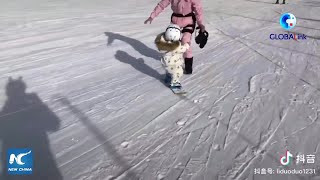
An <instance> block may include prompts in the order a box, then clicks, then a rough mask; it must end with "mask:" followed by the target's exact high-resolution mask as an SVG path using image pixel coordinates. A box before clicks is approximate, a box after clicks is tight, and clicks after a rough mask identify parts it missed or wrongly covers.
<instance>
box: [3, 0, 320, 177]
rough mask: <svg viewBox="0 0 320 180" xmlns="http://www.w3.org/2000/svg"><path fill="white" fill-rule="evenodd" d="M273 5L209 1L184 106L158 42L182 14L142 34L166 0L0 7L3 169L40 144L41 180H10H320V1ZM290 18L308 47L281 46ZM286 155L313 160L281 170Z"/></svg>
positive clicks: (256, 0) (32, 0)
mask: <svg viewBox="0 0 320 180" xmlns="http://www.w3.org/2000/svg"><path fill="white" fill-rule="evenodd" d="M273 1H275V0H273ZM273 1H271V0H269V1H267V0H265V1H263V0H203V4H204V11H205V12H204V13H205V22H206V24H205V25H206V28H207V30H208V31H209V33H210V38H209V41H208V44H207V45H206V47H205V48H204V49H200V48H199V47H198V46H197V45H196V44H195V42H194V40H193V42H192V43H193V45H192V47H193V52H194V58H195V60H194V73H193V74H192V75H186V76H184V77H183V80H182V83H183V85H184V87H185V89H186V90H187V91H188V94H187V96H186V97H181V96H177V95H174V94H172V92H171V91H170V90H169V89H168V88H167V87H165V86H164V85H163V83H162V78H163V74H164V70H163V69H162V67H161V63H160V61H159V53H158V52H157V50H156V48H155V46H154V44H153V40H154V38H155V36H156V35H157V34H158V33H161V32H162V31H163V30H164V29H165V27H166V26H167V25H168V23H169V18H170V14H171V10H170V8H168V9H166V11H165V12H163V13H162V14H161V15H160V16H159V17H158V18H157V19H155V20H154V22H153V23H152V24H148V25H144V24H143V22H144V20H145V19H146V18H147V17H148V16H149V14H150V12H151V11H152V10H153V8H154V6H155V5H156V4H157V1H156V0H149V1H147V0H127V1H114V0H90V1H85V0H67V1H63V0H55V1H50V0H28V1H21V0H10V1H8V0H7V1H6V0H1V1H0V2H1V6H0V108H1V109H0V110H1V114H0V147H1V148H0V151H1V152H2V156H1V161H0V166H1V167H6V153H7V148H22V147H24V148H32V149H33V156H34V175H33V176H18V175H16V176H6V174H7V172H6V170H4V169H3V168H0V169H2V170H1V172H0V173H1V174H2V176H0V178H2V179H3V180H10V179H15V180H16V179H19V180H20V179H21V180H26V179H32V180H49V179H50V180H62V179H63V180H73V179H74V180H107V179H123V180H131V179H143V180H157V179H167V180H189V179H191V180H231V179H236V180H253V179H255V180H267V179H270V180H309V179H310V180H316V179H320V176H319V175H320V171H319V170H320V150H319V147H320V146H319V145H320V130H319V127H320V126H319V125H320V122H319V116H318V115H319V111H320V81H319V79H320V75H319V72H320V51H319V43H320V1H319V0H288V4H286V5H282V4H279V5H276V4H273V3H274V2H273ZM280 2H281V1H280ZM284 12H291V13H293V14H294V15H295V16H296V17H297V26H296V27H295V28H294V29H292V31H291V32H295V33H304V34H306V35H307V36H308V37H307V40H301V41H292V40H290V41H275V40H270V39H269V35H270V34H271V33H278V34H279V33H287V32H286V31H284V30H283V29H282V28H281V27H280V25H279V23H278V22H279V18H280V15H281V14H282V13H284ZM19 76H21V77H22V79H20V80H17V79H18V77H19ZM9 77H12V78H13V80H11V82H10V80H9ZM24 83H25V85H26V89H24V87H23V84H24ZM24 90H26V91H25V92H24ZM286 150H289V151H290V152H291V153H292V154H293V156H294V157H296V156H297V155H298V154H304V155H305V156H306V155H315V162H314V163H310V161H309V163H307V160H306V162H305V163H303V162H300V163H298V164H296V161H295V159H294V160H293V161H292V162H291V164H290V165H289V166H282V165H281V164H280V161H279V159H280V157H281V156H282V155H284V154H285V152H286ZM255 168H266V169H268V168H272V169H273V174H272V175H270V174H269V175H261V174H255V173H254V169H255ZM277 168H278V169H284V170H293V169H296V170H302V169H307V168H312V169H315V171H316V174H311V175H310V174H309V175H307V174H298V175H280V174H276V172H277V171H276V170H277Z"/></svg>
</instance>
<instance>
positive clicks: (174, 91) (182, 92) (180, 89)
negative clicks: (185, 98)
mask: <svg viewBox="0 0 320 180" xmlns="http://www.w3.org/2000/svg"><path fill="white" fill-rule="evenodd" d="M170 89H171V91H172V92H173V93H174V94H180V95H184V94H187V91H185V90H184V89H183V88H182V87H181V88H171V87H170Z"/></svg>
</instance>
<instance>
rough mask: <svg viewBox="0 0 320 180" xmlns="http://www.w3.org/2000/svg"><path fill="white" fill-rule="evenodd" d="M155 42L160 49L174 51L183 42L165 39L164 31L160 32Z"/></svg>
mask: <svg viewBox="0 0 320 180" xmlns="http://www.w3.org/2000/svg"><path fill="white" fill-rule="evenodd" d="M154 43H155V44H156V46H157V48H158V50H159V51H167V52H168V51H173V50H175V49H177V48H178V47H179V46H180V45H181V43H180V42H179V41H175V42H170V41H166V40H165V39H164V33H161V34H159V35H158V36H157V37H156V39H155V41H154Z"/></svg>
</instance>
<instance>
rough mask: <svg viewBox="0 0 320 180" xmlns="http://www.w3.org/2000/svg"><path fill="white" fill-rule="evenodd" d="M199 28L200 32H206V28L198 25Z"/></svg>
mask: <svg viewBox="0 0 320 180" xmlns="http://www.w3.org/2000/svg"><path fill="white" fill-rule="evenodd" d="M199 28H200V31H201V32H205V31H206V27H205V26H204V25H203V24H199Z"/></svg>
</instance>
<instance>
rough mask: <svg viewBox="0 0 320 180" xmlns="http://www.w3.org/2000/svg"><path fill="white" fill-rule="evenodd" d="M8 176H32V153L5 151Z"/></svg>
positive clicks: (22, 150)
mask: <svg viewBox="0 0 320 180" xmlns="http://www.w3.org/2000/svg"><path fill="white" fill-rule="evenodd" d="M7 166H8V168H7V171H8V174H16V175H22V174H32V171H33V152H32V150H31V149H8V151H7Z"/></svg>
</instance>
